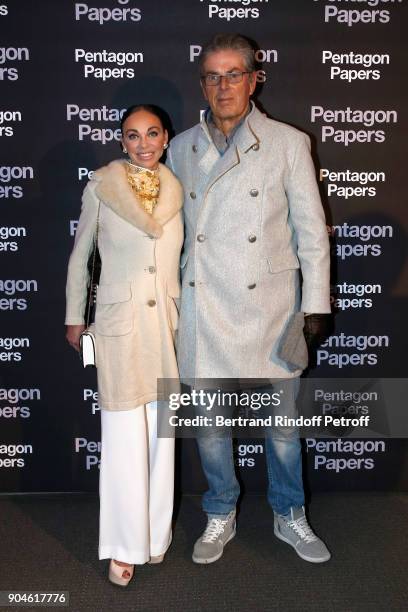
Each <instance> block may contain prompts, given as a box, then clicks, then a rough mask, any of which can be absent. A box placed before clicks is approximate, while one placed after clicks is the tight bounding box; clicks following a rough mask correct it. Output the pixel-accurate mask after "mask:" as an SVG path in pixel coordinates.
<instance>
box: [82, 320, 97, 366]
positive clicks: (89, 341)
mask: <svg viewBox="0 0 408 612" xmlns="http://www.w3.org/2000/svg"><path fill="white" fill-rule="evenodd" d="M79 356H80V358H81V361H82V364H83V366H84V368H86V367H87V366H93V367H94V368H96V341H95V335H94V333H93V331H92V330H91V329H90V328H88V329H86V330H85V331H84V332H82V334H81V336H80V338H79Z"/></svg>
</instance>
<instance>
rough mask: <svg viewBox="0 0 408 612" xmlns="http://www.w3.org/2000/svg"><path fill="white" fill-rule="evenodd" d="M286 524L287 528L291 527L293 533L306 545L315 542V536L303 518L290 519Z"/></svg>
mask: <svg viewBox="0 0 408 612" xmlns="http://www.w3.org/2000/svg"><path fill="white" fill-rule="evenodd" d="M287 524H288V527H291V528H292V529H293V531H295V532H296V533H297V535H298V536H299V537H300V538H301V539H302V540H304V541H305V542H307V543H308V544H309V543H310V542H315V541H316V540H317V536H316V534H315V533H314V532H313V530H312V528H311V527H310V525H309V523H308V522H307V518H306V517H305V516H301V517H300V518H298V519H292V520H291V521H288V523H287Z"/></svg>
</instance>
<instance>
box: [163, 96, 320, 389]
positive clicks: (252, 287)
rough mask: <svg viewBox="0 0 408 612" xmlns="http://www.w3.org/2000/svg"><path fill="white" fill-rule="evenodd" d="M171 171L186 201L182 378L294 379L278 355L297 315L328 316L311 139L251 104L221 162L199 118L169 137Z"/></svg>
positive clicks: (180, 352)
mask: <svg viewBox="0 0 408 612" xmlns="http://www.w3.org/2000/svg"><path fill="white" fill-rule="evenodd" d="M167 164H168V165H169V167H170V168H171V169H172V170H173V172H174V173H175V174H176V176H177V177H178V178H179V179H180V181H181V183H182V184H183V186H184V195H185V200H184V209H183V210H184V224H185V242H184V251H183V253H182V258H181V269H182V278H183V282H182V299H181V310H180V321H179V331H178V350H177V356H178V364H179V371H180V375H181V377H182V378H204V379H209V378H256V377H258V378H275V377H282V378H290V377H294V376H298V375H299V374H300V373H301V370H299V369H296V370H293V368H292V369H291V368H289V366H288V364H287V363H286V362H284V361H283V360H282V359H280V358H279V356H278V347H279V345H280V341H281V339H282V336H283V334H284V333H285V331H286V328H287V326H288V323H289V321H290V320H291V318H292V315H293V314H294V313H295V312H297V311H303V312H305V313H328V312H330V302H329V265H330V260H329V241H328V235H327V229H326V224H325V217H324V213H323V209H322V205H321V201H320V197H319V191H318V187H317V183H316V177H315V169H314V166H313V162H312V158H311V155H310V141H309V138H308V136H307V135H306V134H304V133H302V132H300V131H299V130H296V129H295V128H292V127H290V126H288V125H285V124H283V123H280V122H277V121H273V120H271V119H268V118H267V117H266V116H265V115H263V114H262V113H261V112H260V111H259V110H258V109H257V108H256V107H255V106H252V110H251V112H250V113H249V115H248V116H247V117H246V119H245V121H244V123H243V125H242V126H241V127H240V128H239V130H238V131H237V133H236V135H235V136H234V140H233V144H232V145H231V146H230V147H229V149H227V151H226V152H225V154H224V155H223V156H221V155H220V154H219V152H218V150H217V149H216V147H215V145H214V143H213V142H212V139H211V136H210V134H209V132H208V128H207V125H206V122H205V120H204V119H203V120H202V121H201V123H200V124H198V125H196V126H194V127H193V128H191V129H189V130H187V131H186V132H183V133H182V134H180V135H179V136H177V137H176V138H174V139H173V140H172V142H171V146H170V150H169V154H168V160H167ZM300 270H301V273H302V283H300V275H299V271H300ZM301 341H302V342H304V339H303V338H302V340H301Z"/></svg>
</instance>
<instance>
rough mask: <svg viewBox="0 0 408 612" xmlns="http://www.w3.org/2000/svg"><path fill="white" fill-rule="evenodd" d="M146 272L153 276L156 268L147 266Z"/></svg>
mask: <svg viewBox="0 0 408 612" xmlns="http://www.w3.org/2000/svg"><path fill="white" fill-rule="evenodd" d="M148 270H149V272H150V274H154V273H155V272H156V268H155V267H154V266H149V267H148Z"/></svg>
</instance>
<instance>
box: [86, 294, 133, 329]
mask: <svg viewBox="0 0 408 612" xmlns="http://www.w3.org/2000/svg"><path fill="white" fill-rule="evenodd" d="M132 328H133V313H132V291H131V287H130V283H114V284H112V285H99V287H98V293H97V298H96V315H95V329H96V331H97V332H98V333H99V334H101V335H102V336H124V335H126V334H128V333H130V332H131V331H132Z"/></svg>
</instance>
